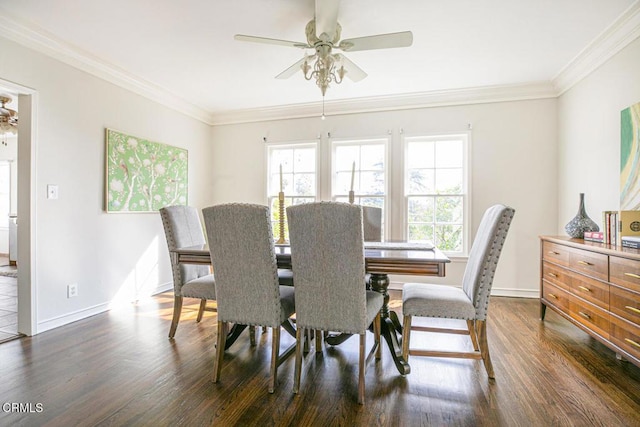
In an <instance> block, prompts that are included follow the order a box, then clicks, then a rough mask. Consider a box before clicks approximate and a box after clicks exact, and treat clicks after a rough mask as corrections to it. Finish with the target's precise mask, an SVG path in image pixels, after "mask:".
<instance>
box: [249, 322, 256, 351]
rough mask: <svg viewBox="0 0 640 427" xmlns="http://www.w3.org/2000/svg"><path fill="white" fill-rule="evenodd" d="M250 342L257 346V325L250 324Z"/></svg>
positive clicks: (252, 345)
mask: <svg viewBox="0 0 640 427" xmlns="http://www.w3.org/2000/svg"><path fill="white" fill-rule="evenodd" d="M249 343H250V344H251V347H255V346H256V327H255V326H249Z"/></svg>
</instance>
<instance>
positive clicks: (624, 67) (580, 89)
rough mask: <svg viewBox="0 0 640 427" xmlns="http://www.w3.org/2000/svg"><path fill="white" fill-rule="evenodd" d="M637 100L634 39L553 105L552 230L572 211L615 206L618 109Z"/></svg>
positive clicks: (638, 59)
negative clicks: (582, 199) (555, 193)
mask: <svg viewBox="0 0 640 427" xmlns="http://www.w3.org/2000/svg"><path fill="white" fill-rule="evenodd" d="M637 102H640V38H638V39H636V40H635V41H634V42H632V43H631V44H630V45H628V46H627V47H626V48H624V49H623V50H622V51H620V52H619V53H618V54H616V55H615V56H614V57H613V58H611V59H610V60H609V61H607V62H606V63H605V64H604V65H602V66H601V67H600V68H598V69H597V70H596V71H594V72H593V73H592V74H590V75H589V76H588V77H587V78H585V79H584V80H582V81H581V82H580V83H578V84H577V85H576V86H574V87H573V88H572V89H570V90H569V91H567V92H566V93H564V94H563V95H562V96H560V98H559V101H558V143H559V153H558V154H559V157H558V159H559V164H558V190H559V191H558V198H559V199H558V207H559V209H558V229H557V233H560V234H565V233H564V225H565V224H566V223H567V222H569V221H570V220H571V219H572V218H573V217H574V216H575V214H576V213H577V211H578V194H579V193H585V205H586V210H587V214H588V215H589V216H590V217H591V218H592V219H593V220H594V221H596V222H598V223H600V222H601V219H602V211H605V210H618V209H619V208H620V111H622V110H623V109H625V108H627V107H628V106H630V105H632V104H635V103H637Z"/></svg>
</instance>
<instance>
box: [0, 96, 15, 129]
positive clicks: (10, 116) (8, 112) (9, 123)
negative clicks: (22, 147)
mask: <svg viewBox="0 0 640 427" xmlns="http://www.w3.org/2000/svg"><path fill="white" fill-rule="evenodd" d="M10 102H11V97H10V96H9V95H6V94H1V95H0V103H1V104H2V106H1V107H0V135H1V136H5V135H17V133H18V112H17V111H15V110H12V109H11V108H7V107H5V104H8V103H10Z"/></svg>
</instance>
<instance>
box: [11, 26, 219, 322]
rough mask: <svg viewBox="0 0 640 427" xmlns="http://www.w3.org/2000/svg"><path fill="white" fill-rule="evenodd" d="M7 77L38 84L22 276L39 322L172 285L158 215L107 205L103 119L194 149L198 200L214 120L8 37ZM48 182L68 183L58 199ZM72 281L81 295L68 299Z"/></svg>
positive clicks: (206, 196) (192, 187) (205, 195)
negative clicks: (25, 273)
mask: <svg viewBox="0 0 640 427" xmlns="http://www.w3.org/2000/svg"><path fill="white" fill-rule="evenodd" d="M0 79H2V80H7V81H10V82H14V83H16V84H18V85H21V86H26V87H29V88H32V89H34V90H35V91H36V92H37V100H38V101H37V102H38V104H37V106H36V107H37V117H36V118H35V120H36V124H37V135H36V153H37V154H36V160H35V163H34V164H35V169H36V171H35V176H36V183H35V188H36V192H37V194H36V195H35V197H36V199H35V202H36V203H35V210H36V219H35V224H34V230H35V233H36V245H35V259H33V260H32V262H33V263H35V266H36V267H35V269H36V270H35V276H34V277H33V278H32V283H29V284H20V286H32V287H33V288H34V292H35V300H36V321H37V326H36V328H35V331H36V332H42V331H44V330H47V329H50V328H52V327H56V326H59V325H61V324H65V323H68V322H70V321H73V320H75V319H79V318H82V317H86V316H88V315H91V314H94V313H97V312H100V311H103V310H106V309H108V307H109V305H110V304H111V303H112V302H114V300H116V299H118V298H119V297H124V299H125V300H131V299H134V298H135V297H136V296H137V295H141V294H144V293H148V292H151V291H157V290H158V289H159V287H160V289H161V288H163V287H166V286H167V284H168V283H170V282H171V274H170V268H169V260H168V254H167V249H166V243H165V240H164V233H163V230H162V224H161V221H160V218H159V215H158V214H157V213H153V214H106V213H105V212H104V211H103V197H104V133H105V131H104V129H105V128H113V129H117V130H120V131H123V132H126V133H129V134H132V135H136V136H140V137H144V138H146V139H150V140H153V141H158V142H163V143H168V144H172V145H177V146H180V147H183V148H186V149H187V150H189V203H190V204H192V205H194V206H196V207H203V206H206V205H208V204H210V202H211V198H210V195H211V190H212V188H211V185H210V182H211V181H210V179H209V176H210V162H209V161H208V159H210V158H211V157H212V154H211V147H210V134H211V128H210V126H208V125H205V124H203V123H201V122H199V121H196V120H194V119H191V118H189V117H186V116H183V115H181V114H179V113H176V112H175V111H173V110H170V109H169V108H166V107H165V106H162V105H159V104H157V103H154V102H152V101H149V100H148V99H146V98H143V97H141V96H138V95H135V94H133V93H131V92H129V91H126V90H124V89H122V88H119V87H117V86H115V85H113V84H110V83H108V82H106V81H104V80H101V79H99V78H96V77H94V76H92V75H89V74H87V73H85V72H83V71H80V70H78V69H75V68H73V67H70V66H68V65H65V64H63V63H61V62H58V61H56V60H54V59H52V58H50V57H48V56H45V55H42V54H40V53H36V52H34V51H32V50H30V49H27V48H24V47H22V46H20V45H18V44H15V43H13V42H11V41H8V40H6V39H3V38H0ZM47 184H56V185H58V186H59V199H58V200H47V199H46V186H47ZM24 191H28V190H27V189H19V192H20V197H22V196H24V193H23V192H24ZM27 194H28V193H27ZM26 197H28V196H26ZM18 268H20V265H18ZM71 283H77V284H78V291H79V292H78V293H79V295H78V297H76V298H71V299H68V298H67V296H66V287H67V285H68V284H71Z"/></svg>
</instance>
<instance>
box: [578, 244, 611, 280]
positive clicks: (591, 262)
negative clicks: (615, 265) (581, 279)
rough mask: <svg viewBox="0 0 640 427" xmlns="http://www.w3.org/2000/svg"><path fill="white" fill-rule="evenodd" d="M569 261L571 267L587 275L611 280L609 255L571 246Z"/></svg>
mask: <svg viewBox="0 0 640 427" xmlns="http://www.w3.org/2000/svg"><path fill="white" fill-rule="evenodd" d="M569 263H570V266H569V268H571V269H573V270H577V271H579V272H581V273H584V274H586V275H587V276H591V277H596V278H598V279H601V280H609V257H608V256H607V255H604V254H598V253H595V252H591V251H583V250H581V249H575V248H571V252H570V255H569Z"/></svg>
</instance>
